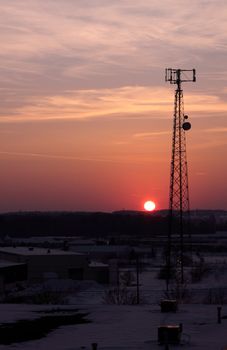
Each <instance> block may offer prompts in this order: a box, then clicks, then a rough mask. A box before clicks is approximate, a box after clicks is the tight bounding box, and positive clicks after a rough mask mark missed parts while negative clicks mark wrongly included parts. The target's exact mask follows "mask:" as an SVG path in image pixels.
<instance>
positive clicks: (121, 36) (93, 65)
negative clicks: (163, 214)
mask: <svg viewBox="0 0 227 350" xmlns="http://www.w3.org/2000/svg"><path fill="white" fill-rule="evenodd" d="M0 17H1V18H0V34H1V41H0V42H1V51H0V70H1V71H0V81H1V84H0V92H1V95H0V101H1V109H0V169H1V170H0V211H1V212H7V211H17V210H87V211H99V210H102V211H112V210H121V209H133V210H142V209H143V203H144V201H145V200H147V199H151V200H154V201H155V203H156V206H157V209H164V208H167V207H168V197H169V176H170V156H171V138H172V136H171V134H172V119H173V101H174V88H175V86H174V85H170V84H168V83H166V82H165V79H164V78H165V76H164V71H165V68H166V67H171V68H182V69H192V68H196V71H197V82H196V83H185V84H184V86H183V88H184V102H185V112H186V114H188V115H189V118H190V122H191V123H192V129H191V130H190V131H189V132H188V133H187V154H188V163H189V185H190V203H191V208H192V209H195V208H208V209H227V160H226V158H227V156H226V155H227V137H226V136H227V2H226V0H216V1H214V0H213V1H211V0H190V1H188V0H163V1H160V0H140V1H136V0H45V1H44V0H0Z"/></svg>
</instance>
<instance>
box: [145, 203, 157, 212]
mask: <svg viewBox="0 0 227 350" xmlns="http://www.w3.org/2000/svg"><path fill="white" fill-rule="evenodd" d="M155 207H156V205H155V203H154V202H153V201H146V202H145V203H144V209H145V210H146V211H153V210H155Z"/></svg>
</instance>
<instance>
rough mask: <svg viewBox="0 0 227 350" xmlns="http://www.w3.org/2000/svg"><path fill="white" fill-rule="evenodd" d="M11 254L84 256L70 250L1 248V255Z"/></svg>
mask: <svg viewBox="0 0 227 350" xmlns="http://www.w3.org/2000/svg"><path fill="white" fill-rule="evenodd" d="M1 252H2V253H9V254H15V255H27V256H33V255H84V254H82V253H77V252H72V251H69V250H60V249H51V248H39V247H0V254H1Z"/></svg>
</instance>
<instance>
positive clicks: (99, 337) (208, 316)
mask: <svg viewBox="0 0 227 350" xmlns="http://www.w3.org/2000/svg"><path fill="white" fill-rule="evenodd" d="M75 307H78V308H79V310H80V311H83V312H88V313H89V315H88V316H87V318H88V319H89V320H91V321H92V322H91V323H87V324H79V325H73V326H64V327H60V328H58V329H56V330H55V331H53V332H51V333H49V334H48V335H47V337H45V338H43V339H40V340H34V341H28V342H23V343H18V344H12V345H8V346H6V345H4V346H3V345H2V346H0V349H6V350H8V349H21V350H22V349H24V350H27V349H33V350H34V349H35V350H41V349H42V350H44V349H55V350H60V349H66V350H79V349H92V347H91V343H98V349H102V350H104V349H106V350H123V349H125V350H126V349H128V350H130V349H138V350H139V349H143V350H148V349H154V350H155V349H163V348H164V346H161V345H158V342H157V328H158V326H160V325H167V324H179V323H182V324H183V334H182V341H181V343H182V344H181V345H178V346H174V345H170V346H169V349H180V348H182V349H192V350H224V349H227V306H223V307H222V316H223V318H222V322H221V324H218V323H217V307H216V306H215V305H180V306H179V310H178V312H177V313H161V312H160V308H159V306H158V305H139V306H122V305H93V306H88V307H85V308H84V307H82V308H81V307H80V305H77V306H75V305H74V306H73V308H75ZM45 308H46V309H47V308H50V306H48V307H47V306H46V307H43V306H28V305H1V315H0V321H1V323H2V322H11V321H13V320H18V319H29V318H30V319H31V318H34V317H37V314H36V313H35V312H34V311H38V310H41V309H45ZM64 308H65V306H64Z"/></svg>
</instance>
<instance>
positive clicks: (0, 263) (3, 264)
mask: <svg viewBox="0 0 227 350" xmlns="http://www.w3.org/2000/svg"><path fill="white" fill-rule="evenodd" d="M19 265H25V263H17V262H13V261H8V260H0V269H1V268H4V267H11V266H19Z"/></svg>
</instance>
